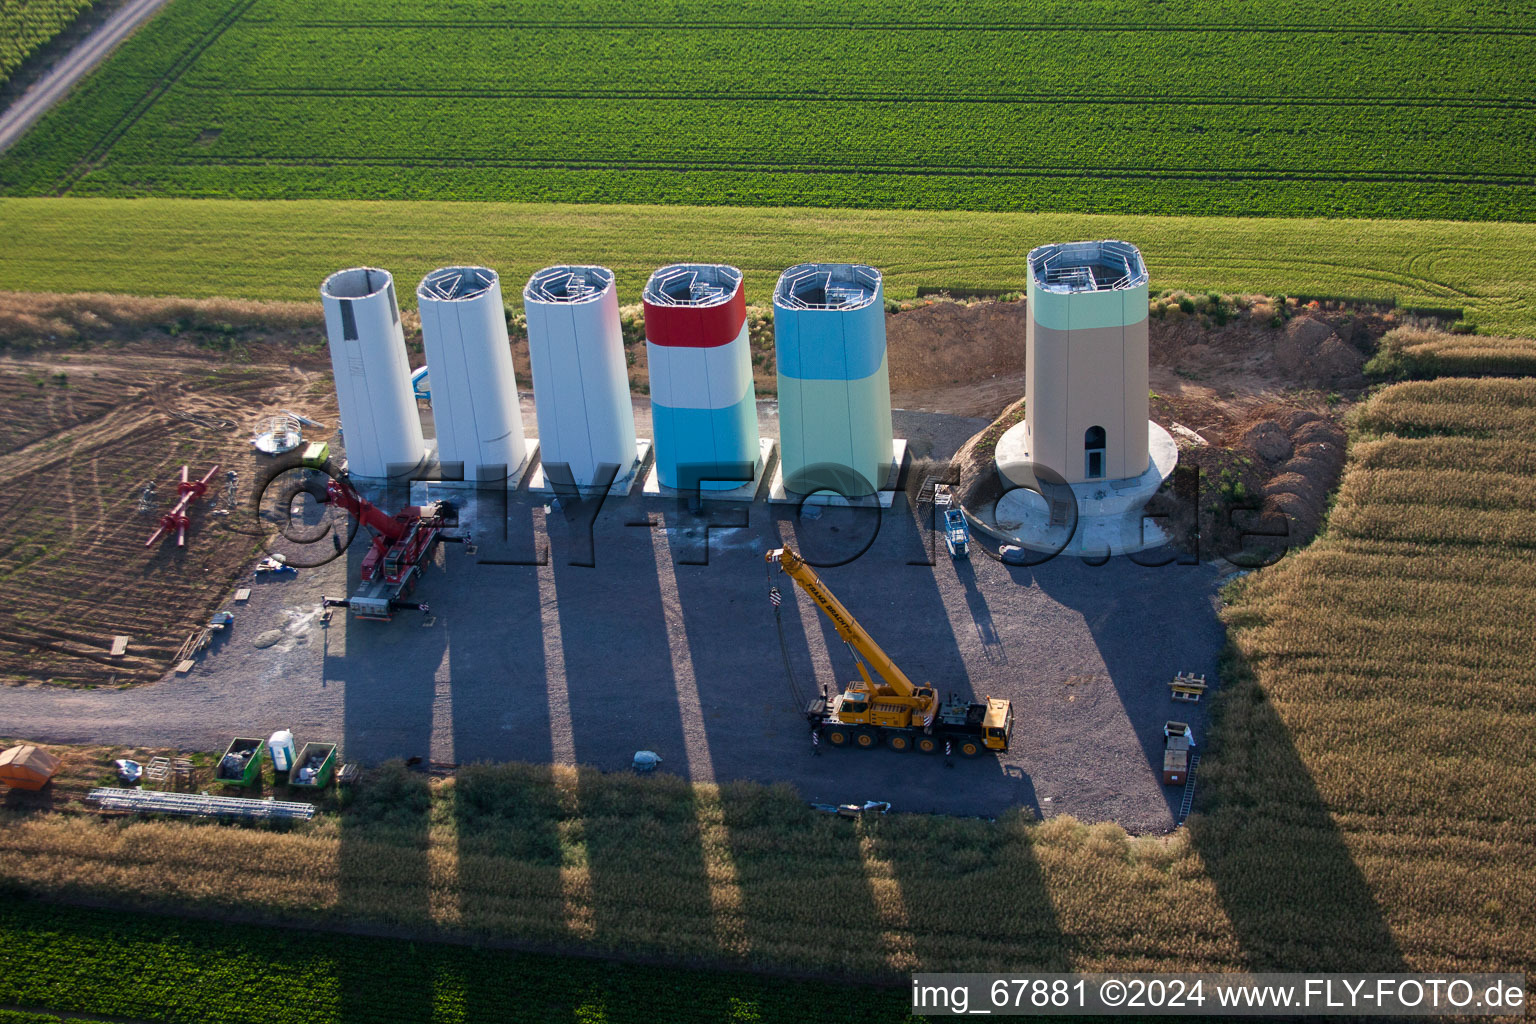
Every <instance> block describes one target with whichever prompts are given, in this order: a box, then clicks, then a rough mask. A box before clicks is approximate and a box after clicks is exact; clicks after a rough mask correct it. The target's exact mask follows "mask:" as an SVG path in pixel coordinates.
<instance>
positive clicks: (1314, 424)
mask: <svg viewBox="0 0 1536 1024" xmlns="http://www.w3.org/2000/svg"><path fill="white" fill-rule="evenodd" d="M1343 437H1344V435H1343V432H1342V431H1341V430H1339V425H1338V424H1337V423H1330V422H1329V421H1327V420H1325V419H1323V418H1322V417H1320V416H1318V417H1315V418H1314V419H1310V420H1303V421H1302V422H1301V423H1300V424H1299V425H1298V426H1295V427H1292V428H1291V442H1292V443H1293V444H1297V445H1303V444H1316V443H1319V442H1321V443H1325V444H1342V443H1343Z"/></svg>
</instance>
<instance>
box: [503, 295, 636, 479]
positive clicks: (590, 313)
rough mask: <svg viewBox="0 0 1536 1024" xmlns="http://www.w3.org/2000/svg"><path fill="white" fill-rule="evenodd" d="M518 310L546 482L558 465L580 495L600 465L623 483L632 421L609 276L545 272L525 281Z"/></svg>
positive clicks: (632, 434) (631, 448)
mask: <svg viewBox="0 0 1536 1024" xmlns="http://www.w3.org/2000/svg"><path fill="white" fill-rule="evenodd" d="M523 310H524V312H525V313H526V314H527V316H528V355H529V359H530V361H531V363H532V364H533V401H534V408H535V410H536V411H537V413H538V420H539V444H540V449H539V458H540V459H541V460H542V461H543V463H544V466H545V474H546V476H547V474H548V473H549V469H548V467H549V466H551V465H556V464H561V463H563V464H565V465H568V466H570V467H571V476H572V478H573V479H574V481H575V483H576V484H577V485H578V486H581V487H586V486H589V485H591V484H592V483H593V481H595V480H596V479H597V468H598V467H599V466H602V465H611V466H618V467H619V472H618V479H623V478H624V476H625V475H626V474H627V473H628V472H629V470H630V467H631V466H632V465H633V463H634V461H635V415H634V409H633V407H632V406H631V404H630V398H629V373H628V371H627V370H626V369H625V359H624V335H623V332H622V331H621V330H620V328H619V299H618V293H617V292H616V291H615V290H614V284H613V271H611V270H608V269H606V268H604V267H584V266H556V267H546V268H544V269H543V270H540V271H539V272H538V273H536V274H534V275H533V276H532V277H530V278H529V279H528V284H527V286H526V287H525V288H524V289H523Z"/></svg>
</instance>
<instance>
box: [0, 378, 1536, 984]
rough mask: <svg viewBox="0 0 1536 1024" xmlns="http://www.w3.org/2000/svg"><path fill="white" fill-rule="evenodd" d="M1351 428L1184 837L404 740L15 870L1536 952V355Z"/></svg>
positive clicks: (1031, 930) (762, 929) (569, 943)
mask: <svg viewBox="0 0 1536 1024" xmlns="http://www.w3.org/2000/svg"><path fill="white" fill-rule="evenodd" d="M1353 429H1354V443H1353V448H1352V451H1351V456H1350V460H1349V465H1348V468H1347V470H1346V473H1345V477H1344V480H1343V483H1342V486H1341V489H1340V492H1339V495H1338V499H1337V506H1336V508H1335V510H1334V513H1333V516H1332V519H1331V522H1330V525H1329V528H1328V530H1327V532H1326V534H1325V535H1324V536H1323V537H1322V538H1320V539H1319V540H1318V541H1317V542H1315V543H1314V544H1313V545H1311V546H1310V547H1309V548H1307V549H1305V550H1303V551H1300V552H1297V553H1294V554H1292V555H1290V556H1288V557H1286V558H1285V559H1283V560H1282V561H1281V562H1280V563H1279V564H1278V565H1276V566H1274V567H1272V568H1270V569H1267V570H1264V571H1262V572H1260V573H1258V574H1255V575H1253V576H1250V577H1248V578H1247V579H1246V580H1245V581H1243V582H1241V583H1239V584H1237V585H1236V586H1235V588H1234V591H1233V592H1229V594H1228V597H1229V600H1230V604H1229V607H1228V610H1227V615H1228V618H1229V621H1230V623H1231V625H1232V627H1233V636H1234V641H1233V645H1232V648H1231V650H1229V652H1228V655H1227V658H1226V663H1225V667H1224V677H1223V681H1224V689H1223V692H1222V694H1221V696H1220V698H1219V701H1218V705H1217V708H1218V715H1219V722H1218V724H1217V726H1216V730H1215V735H1214V736H1213V742H1212V743H1211V744H1209V746H1210V747H1211V748H1212V749H1211V751H1210V752H1209V753H1207V754H1206V756H1205V759H1204V761H1203V762H1202V764H1201V769H1200V771H1201V776H1200V777H1201V784H1202V799H1201V801H1200V805H1199V810H1200V812H1201V813H1198V814H1197V815H1196V816H1195V818H1194V819H1192V822H1191V826H1190V827H1189V828H1187V829H1185V830H1181V831H1180V832H1178V833H1176V834H1175V835H1173V836H1171V837H1160V836H1145V837H1128V836H1127V835H1126V834H1125V833H1124V832H1123V831H1122V830H1121V829H1119V828H1118V827H1116V826H1113V825H1095V826H1085V825H1082V824H1080V823H1077V822H1074V821H1072V820H1070V819H1065V818H1056V819H1052V820H1049V821H1047V822H1044V823H1039V822H1034V821H1032V820H1029V819H1028V818H1027V817H1026V816H1023V815H1009V816H1005V817H1004V818H1002V819H1001V820H999V821H996V822H988V821H981V820H959V819H950V818H940V817H922V816H914V815H893V816H890V817H887V818H881V819H874V820H865V821H861V822H849V821H845V820H841V819H837V818H833V817H829V816H826V815H822V814H818V813H816V812H814V811H811V810H810V809H808V808H806V807H805V806H804V804H803V803H802V802H801V800H800V799H799V797H798V796H797V795H796V794H795V793H794V792H793V791H792V790H791V789H789V788H788V787H763V786H759V785H754V784H732V785H726V786H720V787H713V786H690V785H688V784H686V783H684V782H683V781H681V780H678V779H672V778H645V779H642V778H636V777H633V776H629V775H603V774H600V773H597V772H592V771H586V770H581V771H576V770H572V769H566V768H553V769H552V768H549V767H547V766H546V767H536V766H527V765H508V766H497V767H472V768H467V769H464V770H461V772H460V773H459V774H458V776H457V777H456V778H453V779H429V778H428V777H426V776H423V775H420V774H417V773H414V772H411V771H408V770H406V769H404V768H403V767H399V766H395V767H390V768H386V769H382V770H379V771H378V772H376V773H375V774H374V775H373V776H372V777H371V778H370V779H369V780H368V781H367V783H366V785H364V786H361V787H360V788H359V789H358V790H357V793H356V796H355V798H354V799H353V800H352V802H351V803H350V804H348V805H347V806H346V807H345V809H344V810H343V811H342V812H341V813H340V814H339V815H335V816H326V817H324V818H322V819H321V820H318V821H317V822H315V823H314V824H312V825H309V826H305V827H300V828H296V829H294V830H292V831H288V832H274V831H257V830H253V829H247V828H240V827H228V826H218V825H206V824H192V823H184V822H170V821H133V822H129V821H112V820H103V819H97V818H93V817H89V816H84V815H71V814H58V813H53V814H46V813H44V814H36V815H27V814H23V813H20V812H16V811H6V812H0V826H3V827H0V886H10V887H14V888H17V889H20V890H23V891H29V892H44V893H50V894H54V895H59V896H64V897H69V898H78V899H91V900H99V899H106V900H111V901H114V902H128V903H130V904H141V905H158V906H164V905H166V904H171V905H179V906H189V907H195V908H199V909H202V910H217V909H220V908H238V909H241V910H243V911H246V912H249V911H252V910H255V911H257V912H259V913H262V914H267V915H272V916H274V917H278V918H287V919H300V920H307V921H318V922H321V923H326V924H335V923H341V922H367V923H371V924H373V925H380V926H385V927H390V928H397V929H400V930H403V931H407V932H411V933H423V934H425V933H433V932H439V933H458V934H473V935H483V936H494V937H496V938H499V939H507V940H513V941H516V942H522V943H527V944H530V945H536V946H541V947H548V948H556V949H582V950H597V951H610V952H622V953H625V954H629V955H641V956H651V957H658V958H662V959H666V960H686V961H692V962H710V963H725V964H752V965H756V966H761V967H768V968H778V969H789V970H796V971H810V972H816V973H826V974H834V975H858V976H866V977H868V976H885V977H895V976H897V975H900V974H903V973H905V972H906V971H909V970H911V969H913V968H917V967H922V968H929V969H950V970H978V971H979V970H1002V969H1007V970H1021V969H1029V968H1058V969H1061V968H1072V969H1079V970H1088V969H1117V970H1122V969H1123V970H1174V969H1186V970H1188V969H1205V970H1241V969H1246V968H1279V967H1287V968H1293V969H1304V968H1327V969H1331V970H1346V969H1350V970H1355V969H1358V970H1364V969H1380V970H1393V969H1398V970H1405V969H1414V970H1431V969H1435V970H1450V969H1458V970H1506V971H1507V970H1525V971H1527V972H1532V971H1536V938H1533V936H1536V909H1533V906H1532V901H1531V900H1530V894H1531V893H1532V892H1536V811H1533V809H1532V806H1531V801H1530V793H1531V792H1532V791H1536V746H1533V744H1536V740H1533V737H1536V684H1533V682H1532V674H1531V669H1530V666H1531V664H1532V662H1533V655H1536V650H1533V631H1532V629H1531V625H1530V624H1531V623H1532V622H1536V567H1533V565H1532V561H1531V558H1530V555H1531V548H1532V545H1533V541H1532V537H1533V536H1536V534H1533V530H1532V528H1533V527H1536V502H1533V501H1532V499H1531V497H1530V496H1529V494H1528V492H1527V489H1525V488H1523V487H1522V486H1521V484H1522V481H1529V480H1530V479H1531V478H1532V475H1533V474H1532V470H1533V469H1536V381H1530V380H1527V381H1509V380H1446V381H1438V382H1423V383H1409V384H1401V385H1395V386H1393V387H1391V388H1389V389H1387V390H1385V391H1383V392H1382V393H1380V394H1379V395H1377V396H1376V397H1374V398H1372V399H1371V400H1369V401H1368V402H1366V403H1365V404H1364V405H1363V406H1362V407H1361V409H1360V410H1359V412H1358V414H1357V418H1356V421H1355V423H1354V428H1353Z"/></svg>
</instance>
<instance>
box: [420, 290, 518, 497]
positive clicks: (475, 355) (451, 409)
mask: <svg viewBox="0 0 1536 1024" xmlns="http://www.w3.org/2000/svg"><path fill="white" fill-rule="evenodd" d="M416 304H417V308H418V309H419V310H420V312H421V338H422V344H423V345H424V346H425V348H426V353H427V365H428V366H430V367H431V368H432V417H433V421H434V422H435V424H436V426H437V460H438V463H439V465H440V466H441V467H443V471H444V475H445V476H451V475H452V474H453V473H454V472H455V470H456V467H457V466H458V465H462V466H463V469H464V479H465V480H466V481H469V482H475V481H480V480H493V479H502V478H505V479H506V481H507V483H508V486H512V485H515V484H516V481H517V479H518V476H519V471H520V470H521V468H522V465H523V463H524V461H525V460H526V459H527V457H528V451H527V444H526V442H525V441H524V438H523V417H522V412H521V411H520V410H519V408H518V404H517V376H516V374H515V373H514V372H513V370H512V347H511V345H510V343H509V342H508V340H507V321H506V311H505V310H504V309H503V307H502V304H501V280H500V278H498V277H497V275H496V271H494V270H490V269H488V268H486V267H444V268H443V269H441V270H434V271H433V272H432V273H430V274H428V275H427V276H426V277H424V278H422V279H421V284H420V285H419V286H417V288H416Z"/></svg>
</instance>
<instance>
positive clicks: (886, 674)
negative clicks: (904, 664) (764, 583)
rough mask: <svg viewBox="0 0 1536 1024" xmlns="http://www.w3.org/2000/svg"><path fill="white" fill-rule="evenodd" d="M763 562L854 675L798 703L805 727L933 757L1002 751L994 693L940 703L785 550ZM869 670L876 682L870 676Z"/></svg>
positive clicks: (840, 740) (1003, 719) (1007, 728)
mask: <svg viewBox="0 0 1536 1024" xmlns="http://www.w3.org/2000/svg"><path fill="white" fill-rule="evenodd" d="M767 561H768V563H769V564H770V565H777V566H778V567H779V568H780V569H781V570H783V572H784V574H785V575H786V576H788V577H789V578H790V579H792V580H794V581H795V582H796V583H797V584H799V586H800V589H801V590H804V591H805V592H806V593H807V594H809V595H810V597H811V600H812V601H815V602H816V607H818V608H820V609H821V611H822V612H823V614H825V615H826V616H827V618H829V619H831V620H832V625H833V626H834V627H836V629H837V635H838V636H839V637H841V638H842V640H843V642H844V643H846V644H847V645H848V647H849V649H850V650H851V651H853V654H854V662H855V664H857V665H858V667H859V675H860V676H861V678H860V679H858V680H855V681H853V682H851V683H849V684H848V686H847V687H846V688H845V689H844V690H843V692H842V693H839V694H836V695H835V696H833V697H831V698H827V697H824V696H823V697H817V698H815V699H813V700H812V701H810V703H809V704H807V706H806V708H805V716H806V719H807V720H808V721H809V722H810V724H811V727H812V729H815V730H817V731H819V733H820V734H821V735H824V736H825V737H826V739H827V742H828V743H830V744H831V745H832V746H834V747H846V746H853V747H862V748H866V749H868V748H871V747H875V746H878V745H879V744H880V743H881V742H882V741H884V743H885V745H886V746H888V747H890V748H891V749H892V750H897V751H902V752H905V751H908V750H917V751H918V752H920V753H924V754H935V753H938V752H939V751H941V750H944V749H945V745H946V744H952V745H953V746H954V748H955V749H957V750H958V751H959V752H960V754H961V755H963V756H965V757H977V756H979V755H980V754H981V753H982V752H983V751H986V750H995V751H998V752H1002V751H1006V750H1007V749H1008V742H1009V740H1010V739H1012V737H1013V705H1012V704H1011V703H1010V702H1009V701H1007V700H1003V699H1001V698H997V697H984V698H982V699H981V700H979V701H969V700H966V699H964V698H963V697H960V696H959V695H958V694H951V695H950V696H949V697H948V698H946V699H944V700H940V699H939V696H938V693H937V691H935V690H934V688H933V687H932V686H929V685H922V686H919V685H917V684H915V683H913V682H912V680H911V679H909V678H908V677H907V674H906V673H905V672H903V671H902V670H901V668H900V666H898V665H897V664H896V663H895V662H894V661H892V660H891V658H890V655H888V654H886V653H885V651H884V650H882V649H881V647H880V645H879V644H877V643H875V641H874V638H873V637H871V636H870V635H869V633H868V632H867V631H866V630H865V629H864V627H863V626H861V625H860V624H859V621H858V620H857V619H855V618H854V617H853V614H852V613H851V612H850V611H848V609H847V608H846V607H844V605H843V603H842V602H841V601H839V600H838V599H837V597H836V596H835V595H833V593H832V591H830V590H828V589H827V585H826V584H825V583H823V582H822V581H821V577H819V576H817V575H816V571H815V570H814V569H812V568H811V567H810V566H809V565H808V564H806V561H805V559H803V558H801V557H800V556H799V555H798V554H796V553H795V552H794V551H793V550H791V549H790V548H787V547H785V548H777V549H775V550H773V551H770V552H768V554H767ZM871 668H873V669H874V672H875V675H876V676H878V677H879V679H880V681H879V682H876V681H875V679H874V677H872V676H871V675H870V669H871Z"/></svg>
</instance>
